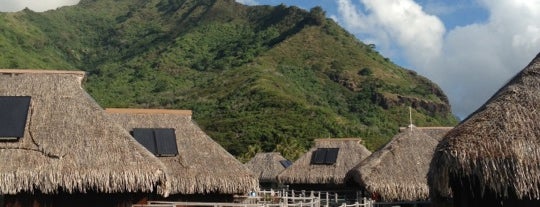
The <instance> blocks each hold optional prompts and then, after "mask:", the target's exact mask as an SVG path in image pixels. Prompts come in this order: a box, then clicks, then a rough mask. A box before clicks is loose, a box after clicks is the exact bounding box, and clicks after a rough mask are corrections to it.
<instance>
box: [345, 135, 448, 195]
mask: <svg viewBox="0 0 540 207" xmlns="http://www.w3.org/2000/svg"><path fill="white" fill-rule="evenodd" d="M450 129H451V127H412V128H405V129H401V130H400V133H398V134H397V135H396V136H394V138H393V139H392V140H391V141H390V142H388V144H386V145H385V146H384V147H383V148H381V149H379V150H377V151H376V152H374V153H373V154H371V155H370V156H369V157H368V158H366V159H365V160H364V161H362V162H360V164H359V165H358V166H356V167H354V168H353V170H351V171H350V172H349V174H348V175H347V177H348V178H347V179H354V180H355V181H356V182H357V183H359V184H360V185H361V186H362V187H363V188H365V189H366V190H367V191H368V192H370V193H374V194H377V195H379V196H380V199H381V200H385V201H416V200H427V199H428V197H429V189H428V185H427V180H426V174H427V172H428V168H429V162H430V161H431V157H432V156H433V150H434V149H435V147H436V146H437V143H438V142H439V140H440V139H441V138H442V136H443V135H444V134H445V133H446V132H448V131H449V130H450Z"/></svg>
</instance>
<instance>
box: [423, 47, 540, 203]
mask: <svg viewBox="0 0 540 207" xmlns="http://www.w3.org/2000/svg"><path fill="white" fill-rule="evenodd" d="M539 109H540V55H537V56H536V58H534V60H533V61H532V62H531V63H530V64H529V65H528V66H526V67H525V68H524V69H523V70H522V71H521V72H520V73H518V74H517V75H516V76H515V77H514V78H513V79H512V80H510V81H509V82H508V83H507V84H506V85H505V86H503V87H502V88H501V89H500V90H499V91H497V93H495V94H494V95H493V97H492V98H491V99H489V100H488V101H487V102H486V103H485V104H484V105H483V106H481V107H480V108H479V109H478V110H477V111H475V112H474V113H473V114H471V115H470V116H469V117H468V118H467V119H466V120H464V121H463V122H461V123H460V124H459V125H458V126H456V127H455V128H454V129H453V130H451V131H450V132H448V134H446V136H445V137H444V138H443V140H442V141H441V142H440V143H439V145H438V146H437V148H436V151H435V154H434V157H433V159H432V161H431V166H430V171H429V174H428V182H429V186H430V193H431V195H432V197H433V198H435V199H437V198H441V197H449V196H451V190H450V186H449V185H450V180H454V179H457V180H462V179H464V180H469V181H475V182H477V185H475V186H471V189H470V190H471V191H473V190H475V189H473V188H481V189H476V190H475V191H476V192H478V191H481V192H484V191H489V192H491V193H494V194H496V195H497V196H500V197H501V198H504V197H506V196H507V195H512V194H513V195H516V196H517V197H518V198H530V199H540V188H538V186H540V179H538V175H539V174H540V110H539Z"/></svg>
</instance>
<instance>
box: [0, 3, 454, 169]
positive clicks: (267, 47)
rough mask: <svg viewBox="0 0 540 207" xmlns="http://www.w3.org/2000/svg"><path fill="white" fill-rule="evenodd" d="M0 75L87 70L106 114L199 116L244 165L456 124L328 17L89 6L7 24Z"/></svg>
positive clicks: (285, 10) (19, 17) (280, 11)
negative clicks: (158, 111) (323, 143)
mask: <svg viewBox="0 0 540 207" xmlns="http://www.w3.org/2000/svg"><path fill="white" fill-rule="evenodd" d="M0 52H1V53H2V55H1V56H0V67H2V68H45V69H79V70H84V71H87V72H88V79H87V82H86V85H85V87H86V89H87V90H88V92H89V93H90V94H91V95H92V96H93V97H94V98H95V99H96V101H97V102H98V103H100V104H101V105H102V106H104V107H145V108H146V107H151V108H171V109H192V110H193V112H194V119H195V120H196V121H197V123H198V124H199V125H200V126H201V127H202V128H203V129H204V130H205V131H206V132H207V133H208V134H209V135H210V136H211V137H212V138H214V139H215V140H216V141H218V142H219V143H220V144H221V145H223V146H224V147H225V148H226V149H228V150H229V152H231V153H232V154H234V155H237V156H239V157H240V158H242V159H247V158H249V157H250V156H252V155H253V153H256V152H258V151H274V150H276V151H280V152H282V153H283V154H285V156H287V157H289V158H293V159H294V158H295V157H298V156H299V155H300V154H301V153H302V152H303V151H304V150H305V149H307V148H308V147H309V146H310V144H311V142H312V140H313V139H314V138H325V137H361V138H363V139H364V140H365V144H366V145H367V146H368V148H370V149H372V150H374V149H376V148H378V147H380V146H381V145H382V144H384V143H385V142H387V141H388V140H389V139H390V138H391V137H392V136H393V135H394V134H395V133H396V132H397V130H398V127H399V126H404V125H407V124H408V123H409V121H408V119H409V110H408V108H409V107H412V109H413V116H414V117H413V118H414V121H415V124H416V125H420V126H433V125H452V124H455V123H456V119H455V118H454V117H453V116H452V114H451V113H450V108H449V105H448V100H447V99H446V96H445V95H444V94H443V93H442V91H441V90H440V89H439V88H438V87H437V86H436V85H434V84H433V83H432V82H430V81H429V80H427V79H426V78H423V77H421V76H419V75H417V74H416V73H414V72H412V71H409V70H406V69H403V68H401V67H399V66H397V65H395V64H393V63H392V62H391V61H390V60H388V59H387V58H384V57H382V56H381V55H379V54H378V53H377V51H376V50H375V48H374V45H366V44H364V43H362V42H360V41H359V40H357V39H355V37H354V36H352V35H351V34H349V33H347V32H346V31H345V30H343V29H342V28H341V27H339V26H338V25H337V24H336V23H335V22H333V21H332V20H330V19H327V18H326V17H325V13H324V11H323V10H322V9H321V8H320V7H315V8H313V9H311V10H310V11H305V10H302V9H299V8H297V7H288V6H285V5H279V6H276V7H271V6H253V7H247V6H243V5H240V4H237V3H235V2H234V1H232V0H81V2H80V3H79V5H77V6H71V7H63V8H60V9H57V10H54V11H48V12H44V13H36V12H33V11H30V10H23V11H21V12H17V13H0Z"/></svg>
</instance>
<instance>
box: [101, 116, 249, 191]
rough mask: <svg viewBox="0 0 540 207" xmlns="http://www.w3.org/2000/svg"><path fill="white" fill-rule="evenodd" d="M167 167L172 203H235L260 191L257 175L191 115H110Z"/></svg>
mask: <svg viewBox="0 0 540 207" xmlns="http://www.w3.org/2000/svg"><path fill="white" fill-rule="evenodd" d="M106 111H107V113H108V114H109V116H110V117H111V118H112V119H114V120H115V121H116V122H117V123H118V124H120V125H121V126H122V127H124V128H125V129H126V131H129V132H130V133H131V134H132V135H133V137H134V138H135V139H136V140H138V141H139V142H140V143H141V144H142V145H143V146H145V148H147V149H148V151H150V152H152V153H153V154H154V155H155V156H156V157H158V159H159V160H160V161H161V162H163V163H164V164H165V166H166V172H167V177H168V181H169V182H170V184H171V191H170V194H171V195H170V196H169V197H168V198H163V197H155V198H153V199H157V200H170V201H220V202H226V201H232V200H233V196H234V195H237V194H242V195H246V194H247V193H248V192H250V191H253V190H256V189H258V180H257V178H256V177H255V175H254V174H253V173H252V172H251V171H250V170H249V169H248V168H247V167H246V166H244V165H243V164H242V163H241V162H240V161H238V160H237V159H236V158H235V157H233V156H232V155H231V154H229V153H228V152H227V151H226V150H225V149H224V148H223V147H221V146H220V145H219V144H218V143H217V142H215V141H214V140H212V139H211V138H210V137H209V136H208V135H207V134H206V133H204V132H203V131H202V130H201V129H200V128H199V126H197V125H196V124H195V123H194V121H193V120H192V119H191V115H192V112H191V111H189V110H163V109H114V108H110V109H106Z"/></svg>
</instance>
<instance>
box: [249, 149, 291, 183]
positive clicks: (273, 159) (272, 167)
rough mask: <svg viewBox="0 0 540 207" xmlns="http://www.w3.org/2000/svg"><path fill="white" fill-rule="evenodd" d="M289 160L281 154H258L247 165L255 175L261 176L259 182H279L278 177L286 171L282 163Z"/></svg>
mask: <svg viewBox="0 0 540 207" xmlns="http://www.w3.org/2000/svg"><path fill="white" fill-rule="evenodd" d="M284 160H287V159H285V158H284V157H283V156H281V154H280V153H279V152H267V153H257V154H256V155H255V157H253V158H252V159H251V160H250V161H249V162H247V163H246V164H245V165H246V167H247V168H249V169H250V170H251V171H252V172H253V173H255V175H259V182H277V175H278V174H279V173H281V171H283V170H285V167H284V166H283V164H281V161H284Z"/></svg>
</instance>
